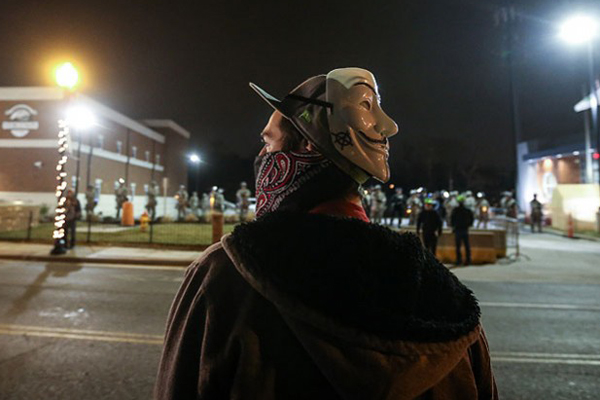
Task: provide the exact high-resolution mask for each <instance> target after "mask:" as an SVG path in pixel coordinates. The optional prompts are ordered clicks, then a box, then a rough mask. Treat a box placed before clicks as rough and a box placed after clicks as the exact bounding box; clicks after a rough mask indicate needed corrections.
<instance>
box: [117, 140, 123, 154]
mask: <svg viewBox="0 0 600 400" xmlns="http://www.w3.org/2000/svg"><path fill="white" fill-rule="evenodd" d="M122 151H123V142H121V141H120V140H117V153H119V154H121V152H122Z"/></svg>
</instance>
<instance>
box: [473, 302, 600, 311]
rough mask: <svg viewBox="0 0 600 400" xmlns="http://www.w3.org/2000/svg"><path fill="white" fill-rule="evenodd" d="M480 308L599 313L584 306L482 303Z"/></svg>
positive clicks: (594, 308)
mask: <svg viewBox="0 0 600 400" xmlns="http://www.w3.org/2000/svg"><path fill="white" fill-rule="evenodd" d="M479 305H481V306H482V307H504V308H538V309H544V310H578V311H600V307H598V306H588V305H585V304H581V305H571V304H541V303H491V302H485V301H482V302H480V303H479Z"/></svg>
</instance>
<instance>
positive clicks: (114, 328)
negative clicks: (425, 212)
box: [0, 234, 600, 399]
mask: <svg viewBox="0 0 600 400" xmlns="http://www.w3.org/2000/svg"><path fill="white" fill-rule="evenodd" d="M522 252H523V254H525V255H527V256H528V257H529V258H530V260H527V259H525V258H524V257H523V258H522V259H520V260H518V261H516V262H513V263H504V264H497V265H493V266H491V265H490V266H483V267H469V268H460V269H453V272H454V273H456V274H457V276H458V277H459V278H460V279H461V280H463V281H464V282H465V283H466V284H467V285H468V286H469V287H471V288H472V289H473V290H474V292H475V293H476V295H477V296H478V298H479V300H480V302H481V306H482V311H483V323H484V326H485V329H486V332H487V335H488V339H489V343H490V348H491V351H492V362H493V366H494V370H495V373H496V378H497V383H498V387H499V391H500V394H501V398H504V399H597V398H598V392H599V391H600V263H598V260H599V259H600V243H597V242H587V241H572V240H568V239H565V238H561V237H557V236H553V235H549V234H544V235H526V236H524V237H523V238H522ZM183 271H184V269H183V268H177V267H157V266H127V265H100V264H85V265H78V264H58V263H35V262H16V261H2V262H0V287H1V288H0V377H1V379H0V394H1V396H0V397H1V398H2V399H34V398H44V399H148V398H150V397H151V392H152V385H153V382H154V377H155V372H156V366H157V363H158V359H159V356H160V349H161V342H162V334H163V329H164V322H165V319H166V316H167V312H168V309H169V306H170V303H171V300H172V298H173V295H174V293H175V291H176V290H177V288H178V286H179V284H180V282H181V280H182V276H183Z"/></svg>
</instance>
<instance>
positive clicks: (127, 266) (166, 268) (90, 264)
mask: <svg viewBox="0 0 600 400" xmlns="http://www.w3.org/2000/svg"><path fill="white" fill-rule="evenodd" d="M83 265H84V266H86V267H88V268H115V269H147V270H155V271H177V272H180V271H181V270H184V269H186V268H187V267H182V266H177V265H174V266H171V267H169V266H164V267H163V266H160V265H134V264H94V262H93V261H92V262H85V263H84V264H83Z"/></svg>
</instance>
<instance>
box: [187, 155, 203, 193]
mask: <svg viewBox="0 0 600 400" xmlns="http://www.w3.org/2000/svg"><path fill="white" fill-rule="evenodd" d="M188 158H189V159H190V162H191V163H192V164H197V165H198V173H197V176H196V193H200V163H201V162H202V159H201V158H200V156H199V155H198V154H195V153H194V154H190V155H189V157H188Z"/></svg>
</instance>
